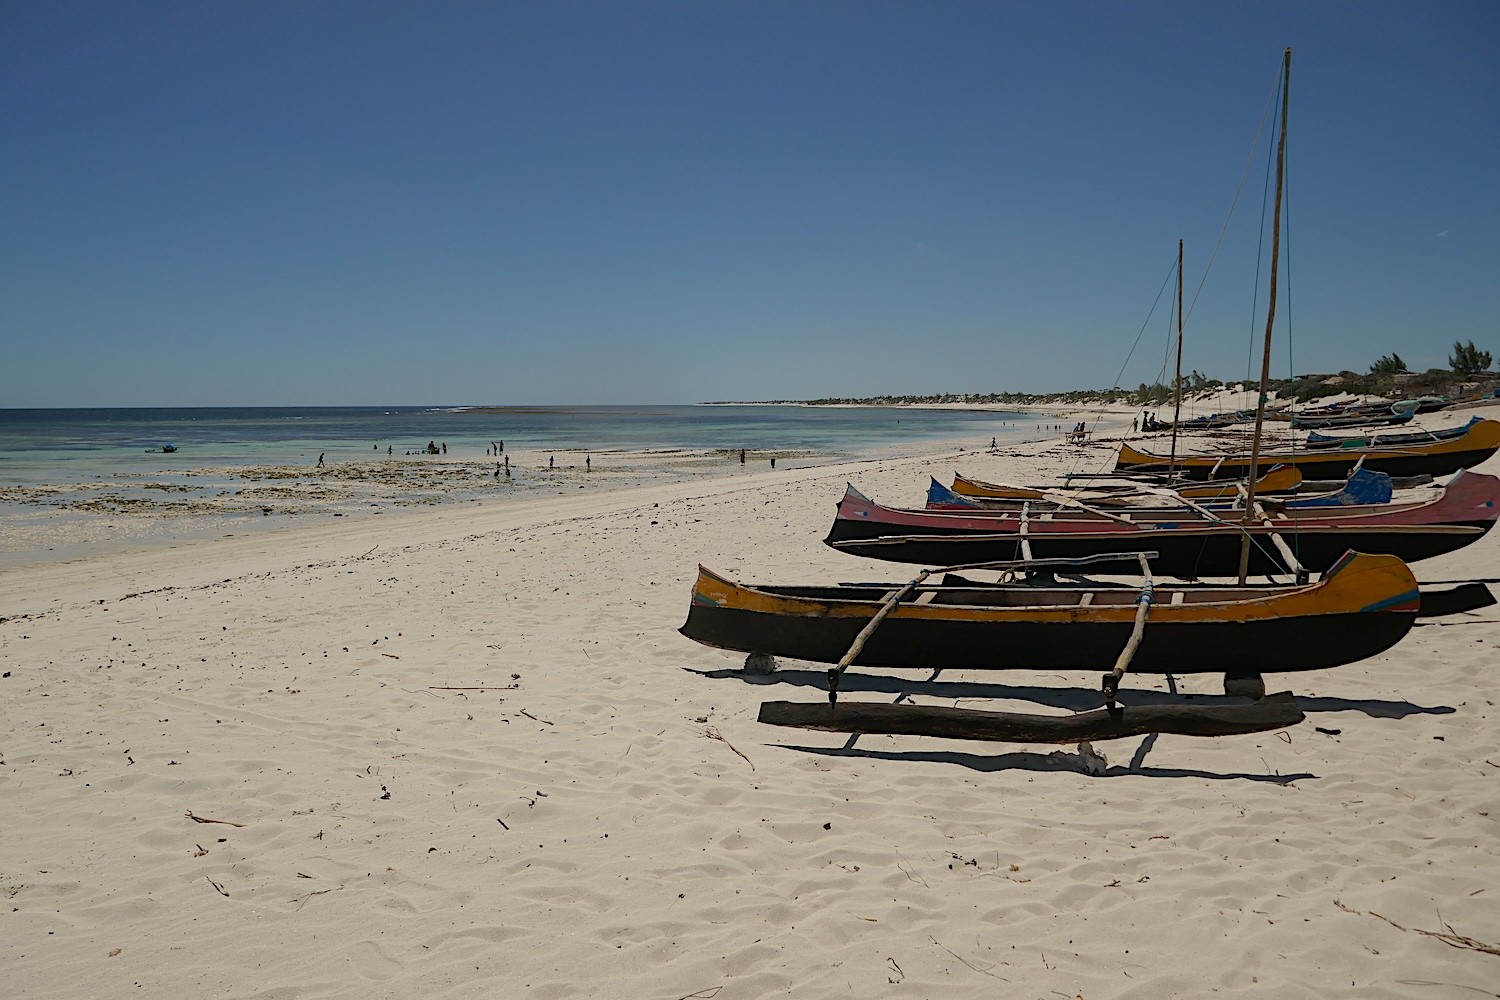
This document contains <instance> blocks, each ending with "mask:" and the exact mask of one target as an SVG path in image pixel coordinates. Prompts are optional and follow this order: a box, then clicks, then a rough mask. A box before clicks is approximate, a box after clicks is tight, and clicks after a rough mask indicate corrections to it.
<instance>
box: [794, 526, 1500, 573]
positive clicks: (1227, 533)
mask: <svg viewBox="0 0 1500 1000" xmlns="http://www.w3.org/2000/svg"><path fill="white" fill-rule="evenodd" d="M1493 524H1494V522H1493V521H1479V522H1472V523H1471V524H1470V525H1469V526H1471V527H1476V528H1480V529H1483V530H1481V531H1477V532H1462V533H1460V532H1452V531H1441V530H1433V531H1421V530H1411V529H1404V530H1402V531H1399V532H1398V531H1385V530H1382V529H1381V528H1380V527H1376V526H1373V525H1372V526H1371V527H1369V528H1362V529H1354V530H1351V529H1348V528H1342V529H1334V528H1330V527H1323V528H1316V527H1309V526H1308V525H1303V526H1302V527H1301V528H1298V529H1294V528H1293V527H1292V526H1291V525H1286V526H1284V527H1278V531H1279V533H1280V534H1281V537H1282V539H1283V540H1284V541H1285V542H1286V543H1287V545H1288V546H1290V547H1291V549H1292V552H1293V553H1294V554H1295V555H1296V556H1297V559H1298V561H1299V562H1301V563H1302V565H1303V566H1305V567H1306V568H1307V569H1309V570H1311V571H1313V572H1315V573H1321V572H1323V571H1324V570H1326V569H1328V568H1330V567H1331V566H1332V565H1333V564H1334V563H1336V562H1338V560H1339V558H1340V557H1341V556H1343V554H1344V553H1345V552H1347V551H1349V550H1350V549H1353V550H1354V551H1356V552H1368V553H1370V554H1371V555H1392V556H1399V557H1400V558H1401V559H1403V560H1404V561H1406V562H1408V563H1412V562H1418V561H1420V560H1423V559H1431V558H1432V557H1434V556H1440V555H1444V554H1445V553H1448V552H1452V551H1454V550H1456V549H1461V548H1463V547H1464V546H1465V545H1469V544H1471V543H1473V542H1475V541H1477V540H1478V539H1480V538H1482V537H1483V536H1484V533H1485V532H1487V531H1488V530H1489V529H1490V527H1492V526H1493ZM892 536H900V538H901V541H891V540H889V539H890V538H891V537H892ZM882 537H884V538H886V539H887V540H882ZM1027 537H1028V540H1029V541H1030V542H1031V558H1033V559H1058V558H1063V559H1073V558H1077V557H1079V556H1090V555H1098V554H1102V553H1112V552H1156V553H1157V557H1156V558H1155V559H1153V560H1151V568H1152V570H1153V572H1156V573H1160V574H1162V575H1164V576H1176V577H1181V578H1183V579H1186V580H1195V579H1198V578H1199V577H1204V576H1234V575H1236V574H1238V573H1239V565H1240V543H1241V538H1242V537H1243V536H1242V535H1241V534H1240V532H1239V531H1237V530H1221V531H1215V532H1212V533H1209V534H1200V533H1192V534H1189V533H1187V532H1186V531H1183V530H1182V529H1163V530H1160V531H1150V532H1134V531H1131V532H1114V533H1110V534H1107V535H1106V534H1092V535H1090V536H1089V537H1087V538H1068V537H1066V536H1065V535H1062V534H1050V535H1048V534H1031V535H1029V536H1027ZM823 541H824V542H825V544H828V545H833V543H835V542H842V543H844V544H840V545H837V546H834V547H836V548H837V549H838V550H839V551H840V552H847V553H849V554H850V555H856V556H868V557H870V558H872V559H882V560H885V561H887V562H899V563H919V564H921V565H923V566H961V565H967V564H969V563H982V562H995V561H999V560H1010V559H1021V558H1023V556H1022V553H1021V538H1020V536H1019V535H1015V534H1008V535H986V534H977V533H973V532H969V533H962V532H951V531H950V532H944V533H936V530H935V529H934V530H933V531H929V532H922V531H921V530H920V529H917V528H910V527H906V526H897V525H881V524H872V523H870V522H868V521H853V520H849V519H845V518H839V519H837V520H835V521H834V524H833V530H831V531H830V532H829V533H828V537H827V538H825V539H824V540H823ZM1249 572H1250V573H1253V574H1256V575H1261V574H1267V573H1285V572H1286V568H1285V567H1284V566H1283V565H1282V564H1281V561H1280V558H1279V556H1278V555H1277V550H1276V547H1275V543H1273V542H1272V541H1271V539H1270V538H1269V537H1268V535H1267V534H1266V533H1264V532H1256V534H1255V536H1254V541H1253V542H1252V544H1251V546H1250V567H1249Z"/></svg>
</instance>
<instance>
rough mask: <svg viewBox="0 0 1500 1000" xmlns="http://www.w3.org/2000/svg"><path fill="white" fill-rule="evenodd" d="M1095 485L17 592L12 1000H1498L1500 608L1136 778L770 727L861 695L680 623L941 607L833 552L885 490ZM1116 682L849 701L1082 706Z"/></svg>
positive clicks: (24, 576)
mask: <svg viewBox="0 0 1500 1000" xmlns="http://www.w3.org/2000/svg"><path fill="white" fill-rule="evenodd" d="M1467 418H1468V414H1464V415H1462V419H1467ZM1128 419H1129V418H1128V416H1125V417H1124V422H1125V423H1126V424H1127V425H1128ZM1455 419H1457V418H1455ZM1111 450H1112V449H1111V446H1110V445H1109V444H1108V443H1106V442H1100V443H1099V444H1098V445H1097V446H1096V447H1095V448H1094V449H1092V450H1090V451H1089V452H1088V453H1087V455H1088V461H1089V462H1091V463H1093V464H1096V465H1097V464H1100V463H1102V462H1105V461H1107V457H1108V453H1109V452H1110V451H1111ZM1078 461H1079V460H1078V459H1077V457H1076V452H1075V451H1072V450H1070V449H1067V448H1065V447H1064V446H1061V445H1059V444H1057V443H1056V442H1055V441H1054V442H1044V443H1037V444H1030V445H1024V446H1020V447H1017V448H1013V449H1009V450H1008V452H1007V453H1005V454H998V455H983V454H977V453H974V452H972V451H971V452H968V453H966V454H964V455H962V456H961V457H960V456H958V455H956V454H954V453H951V452H949V453H944V454H940V455H932V456H929V457H926V458H922V459H900V460H888V461H883V462H867V463H859V464H855V465H848V466H833V467H824V468H803V469H793V470H787V469H781V470H777V471H769V470H766V471H759V472H753V473H750V474H746V475H743V476H739V475H737V476H734V477H731V478H723V479H699V480H694V481H690V482H686V483H662V484H648V485H637V486H631V487H629V488H620V489H614V490H599V491H586V492H579V491H576V490H574V491H573V494H574V495H565V494H564V493H563V492H559V493H558V494H556V495H544V494H541V493H538V494H537V495H535V496H532V497H528V498H525V499H518V500H514V501H511V502H505V503H493V504H488V503H477V502H476V503H472V504H461V505H452V506H448V507H432V508H420V509H406V510H400V511H387V512H386V513H384V514H381V515H379V516H363V517H360V516H349V517H346V518H343V519H342V520H340V521H338V522H335V523H328V522H326V521H325V522H323V523H319V524H314V525H292V526H289V527H285V528H279V529H275V530H267V531H262V532H257V533H255V534H253V535H248V536H243V537H235V538H218V539H203V540H198V541H192V542H184V543H182V544H180V545H178V546H177V547H175V548H169V547H165V546H157V547H154V548H149V549H146V550H143V551H136V552H131V553H127V554H124V555H104V556H94V557H91V558H86V559H77V560H72V561H58V562H52V563H46V564H41V565H31V566H25V567H18V568H14V569H8V570H6V571H4V572H3V573H0V672H3V673H4V677H3V678H0V705H3V713H0V761H3V763H0V796H3V799H0V800H3V802H4V804H5V808H4V809H3V810H0V887H3V890H4V895H3V898H0V902H3V904H4V922H3V923H0V927H3V933H0V956H3V959H4V969H5V970H6V972H5V974H6V978H7V980H8V983H7V988H6V991H5V992H6V993H7V994H8V995H11V996H18V997H59V998H61V997H67V998H77V997H124V996H169V995H170V996H175V997H236V998H251V997H259V998H282V1000H291V998H314V997H518V998H520V997H534V998H538V1000H543V998H546V1000H550V998H565V997H599V998H605V997H629V998H660V1000H684V998H717V1000H749V998H758V997H773V996H790V997H796V998H799V1000H800V998H822V997H850V996H867V997H933V998H936V997H942V998H944V1000H952V998H957V997H1026V998H1030V997H1047V998H1051V997H1068V998H1075V997H1076V998H1085V1000H1110V998H1141V1000H1147V998H1150V1000H1160V998H1166V997H1182V998H1188V997H1205V996H1215V995H1219V996H1232V997H1267V998H1272V997H1274V998H1276V1000H1287V998H1291V997H1360V998H1372V997H1375V998H1378V997H1412V998H1446V997H1473V996H1483V995H1500V992H1497V991H1500V986H1497V984H1500V955H1496V954H1493V953H1485V952H1483V951H1479V950H1475V949H1474V948H1473V947H1472V946H1467V945H1464V944H1462V943H1461V942H1458V941H1457V939H1454V940H1452V941H1445V940H1443V939H1442V938H1440V937H1437V936H1434V934H1445V933H1446V934H1454V935H1458V936H1463V937H1467V938H1472V939H1475V940H1476V941H1478V942H1483V943H1488V944H1489V945H1491V946H1493V945H1495V944H1497V943H1500V836H1497V833H1500V826H1497V824H1500V749H1497V747H1500V707H1497V705H1496V701H1500V694H1497V692H1496V690H1495V688H1494V683H1493V675H1494V673H1495V670H1496V667H1497V666H1500V653H1497V647H1500V614H1496V613H1495V611H1496V609H1494V608H1490V609H1485V610H1484V611H1482V612H1477V613H1471V614H1467V615H1460V616H1452V617H1449V618H1444V619H1437V620H1435V621H1434V622H1432V623H1430V624H1425V625H1423V626H1421V627H1418V628H1416V629H1414V630H1413V632H1412V633H1411V634H1410V635H1409V636H1408V637H1407V638H1406V639H1405V640H1404V641H1403V642H1402V643H1401V644H1400V645H1398V646H1397V647H1396V648H1395V649H1393V650H1392V651H1391V652H1390V653H1389V654H1387V655H1384V656H1381V657H1378V658H1375V659H1373V660H1369V661H1366V662H1363V663H1359V664H1354V665H1350V666H1346V667H1342V668H1339V669H1336V670H1330V671H1323V672H1315V673H1306V674H1297V675H1280V676H1270V677H1268V685H1269V686H1270V687H1271V689H1272V690H1280V689H1282V688H1290V689H1292V690H1293V691H1295V692H1296V693H1297V694H1298V695H1299V696H1301V697H1302V699H1303V706H1304V709H1305V710H1306V711H1307V712H1308V719H1307V721H1306V722H1305V723H1303V724H1302V725H1299V726H1296V727H1293V728H1291V729H1289V730H1286V731H1284V732H1280V733H1265V734H1261V735H1259V736H1241V737H1231V738H1224V739H1218V740H1204V739H1198V740H1194V739H1191V738H1186V737H1171V736H1163V737H1159V738H1156V737H1146V738H1144V739H1141V738H1137V739H1131V740H1120V741H1114V742H1111V743H1107V744H1101V745H1100V749H1102V750H1103V751H1105V752H1106V753H1107V754H1108V756H1109V759H1110V767H1109V769H1108V771H1107V773H1106V774H1105V775H1103V776H1090V775H1089V774H1087V773H1085V772H1084V770H1083V768H1082V766H1081V761H1080V760H1079V758H1078V757H1077V755H1076V754H1074V753H1072V752H1071V751H1069V750H1058V749H1056V748H1053V747H1047V746H1024V745H1019V746H1003V745H992V744H977V743H963V742H954V741H942V740H923V739H919V738H909V737H900V738H895V737H870V736H862V737H859V738H857V739H854V740H850V739H848V738H846V737H844V736H841V735H836V734H827V733H813V732H804V731H800V730H792V729H776V728H772V727H769V726H763V725H760V724H759V723H757V722H756V721H755V718H756V712H757V709H758V706H759V704H760V702H761V701H763V700H776V699H790V700H819V699H822V698H823V697H824V692H823V687H822V681H823V676H822V670H821V668H820V667H818V666H815V665H809V664H799V663H786V664H783V668H782V669H781V670H780V671H779V672H778V673H776V674H774V675H771V676H767V677H758V676H750V675H745V674H742V673H741V672H740V671H739V667H740V662H741V657H739V656H736V655H731V654H728V653H724V652H719V651H716V650H712V649H708V648H705V647H702V646H699V645H697V644H695V643H693V642H690V641H689V640H687V639H685V638H683V637H681V636H680V635H678V634H677V632H676V631H675V630H676V628H677V627H678V626H679V625H680V624H681V623H682V621H683V618H684V616H685V614H686V610H687V606H688V596H689V588H690V586H691V583H692V580H693V576H694V573H695V569H696V566H697V564H698V563H700V562H702V563H704V564H706V565H708V566H710V567H711V568H714V569H716V570H719V571H721V572H724V573H726V574H728V575H730V576H733V577H737V578H741V579H745V580H748V581H759V582H781V583H794V582H809V583H811V582H833V581H839V580H904V579H906V578H908V577H909V576H910V575H911V571H910V569H909V568H907V567H900V566H894V565H882V564H875V563H872V562H869V561H861V560H854V559H852V558H850V557H848V556H846V555H842V554H839V553H836V552H834V551H832V550H830V549H828V548H827V547H825V546H823V545H822V544H820V540H821V538H822V537H823V535H824V534H825V533H826V530H827V527H828V524H829V522H830V520H831V518H832V515H833V511H834V505H835V503H836V502H837V500H838V498H839V496H840V495H841V493H842V490H843V485H844V482H845V481H846V480H853V481H855V482H856V483H857V484H858V485H859V486H860V488H861V489H863V490H865V491H866V492H868V493H869V494H870V495H871V496H873V497H874V498H876V499H877V500H881V501H884V502H887V503H891V504H893V505H897V506H920V503H921V499H922V493H923V490H924V488H925V485H926V478H925V477H926V476H927V475H928V474H929V473H931V474H933V475H936V476H938V477H939V478H942V479H945V480H946V477H947V476H948V474H950V473H951V472H952V471H953V470H954V468H955V465H957V466H958V467H959V468H960V470H961V471H963V472H965V473H966V474H970V475H974V476H978V477H981V478H990V479H1003V480H1009V481H1033V480H1038V479H1041V478H1046V477H1052V476H1055V475H1056V474H1057V473H1059V472H1060V471H1063V470H1065V469H1067V468H1072V467H1076V466H1077V464H1078ZM1482 471H1490V472H1496V471H1500V461H1497V460H1491V462H1489V463H1487V465H1486V466H1485V467H1484V468H1483V470H1482ZM1497 555H1500V539H1497V538H1496V537H1495V536H1494V535H1490V536H1487V537H1486V538H1484V539H1482V540H1481V541H1480V542H1479V543H1477V544H1475V545H1472V546H1470V547H1469V548H1466V549H1464V550H1462V551H1460V552H1458V553H1456V554H1454V555H1451V556H1448V557H1444V558H1442V559H1438V560H1432V561H1429V562H1424V563H1420V564H1418V565H1417V566H1416V567H1414V568H1415V570H1416V573H1417V575H1418V577H1419V579H1422V580H1424V581H1435V580H1455V579H1469V578H1476V577H1487V576H1494V575H1496V568H1497V566H1500V559H1497ZM1268 653H1269V655H1274V651H1268ZM1205 655H1206V656H1210V657H1211V655H1212V651H1206V652H1205ZM1177 683H1178V686H1179V690H1184V691H1205V692H1206V691H1216V690H1218V685H1219V683H1220V678H1219V676H1218V675H1215V674H1199V675H1192V676H1189V677H1185V678H1178V681H1177ZM1097 685H1098V678H1097V676H1096V675H1092V674H1084V675H1080V674H1066V675H1065V674H1061V673H1025V672H1020V673H1009V672H1008V673H1003V674H1002V673H998V672H993V673H983V672H977V671H976V672H968V673H957V672H944V673H943V674H942V676H941V677H939V678H938V679H937V680H935V681H929V678H928V677H927V675H926V674H925V673H919V672H915V671H905V672H903V671H869V670H864V671H861V670H858V669H856V670H854V671H851V673H850V674H849V675H848V676H847V677H846V678H845V681H844V688H843V689H844V692H845V694H844V696H845V697H846V698H852V699H864V700H876V701H891V700H894V699H895V698H896V697H897V696H898V695H900V694H902V693H903V692H910V693H911V695H910V698H909V700H914V701H915V702H917V703H919V704H939V705H953V704H963V705H965V706H967V707H981V706H983V705H986V704H990V705H994V706H996V707H1010V708H1021V709H1023V710H1030V711H1054V712H1064V711H1067V710H1070V709H1077V708H1083V707H1091V706H1092V705H1094V704H1097V698H1098V695H1097ZM1141 688H1148V689H1153V690H1165V682H1164V680H1163V679H1160V678H1153V677H1147V676H1131V677H1129V678H1128V679H1127V682H1126V689H1127V692H1128V691H1129V690H1131V689H1134V690H1139V689H1141ZM195 818H196V819H195ZM1397 925H1399V927H1398V926H1397ZM1428 932H1433V933H1428Z"/></svg>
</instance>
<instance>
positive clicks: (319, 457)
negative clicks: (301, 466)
mask: <svg viewBox="0 0 1500 1000" xmlns="http://www.w3.org/2000/svg"><path fill="white" fill-rule="evenodd" d="M325 454H326V452H321V451H320V452H318V468H320V469H321V468H322V467H323V456H324V455H325Z"/></svg>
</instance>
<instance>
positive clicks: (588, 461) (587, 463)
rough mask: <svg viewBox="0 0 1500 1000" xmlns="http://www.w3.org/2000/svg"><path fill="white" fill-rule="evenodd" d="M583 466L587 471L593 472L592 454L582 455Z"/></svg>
mask: <svg viewBox="0 0 1500 1000" xmlns="http://www.w3.org/2000/svg"><path fill="white" fill-rule="evenodd" d="M583 467H584V468H585V469H586V470H588V471H589V472H593V471H594V456H593V455H585V456H583Z"/></svg>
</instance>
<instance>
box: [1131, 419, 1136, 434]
mask: <svg viewBox="0 0 1500 1000" xmlns="http://www.w3.org/2000/svg"><path fill="white" fill-rule="evenodd" d="M1130 433H1132V434H1134V433H1135V417H1131V418H1130Z"/></svg>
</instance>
